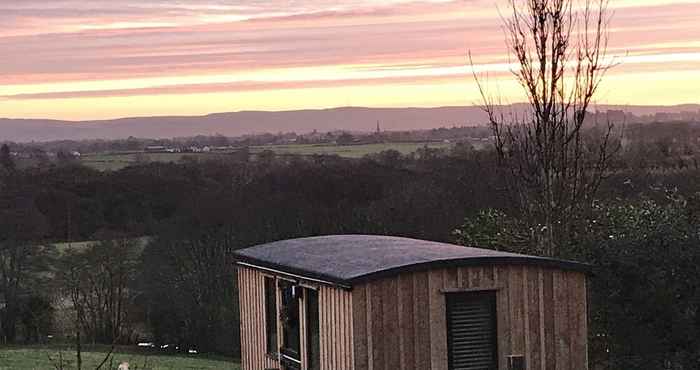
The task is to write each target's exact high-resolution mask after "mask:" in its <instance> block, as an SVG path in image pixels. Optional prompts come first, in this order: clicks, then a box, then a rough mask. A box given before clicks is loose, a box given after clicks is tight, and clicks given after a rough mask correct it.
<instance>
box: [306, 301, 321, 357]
mask: <svg viewBox="0 0 700 370" xmlns="http://www.w3.org/2000/svg"><path fill="white" fill-rule="evenodd" d="M306 299H307V304H306V324H307V328H308V329H307V330H308V333H307V334H306V338H307V340H308V343H307V345H306V346H307V350H308V359H309V366H308V369H309V370H319V369H321V354H320V348H321V345H320V332H319V326H318V292H317V291H315V290H313V289H307V290H306Z"/></svg>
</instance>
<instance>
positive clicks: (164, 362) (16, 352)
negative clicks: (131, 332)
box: [0, 347, 241, 370]
mask: <svg viewBox="0 0 700 370" xmlns="http://www.w3.org/2000/svg"><path fill="white" fill-rule="evenodd" d="M105 354H106V353H101V352H83V354H82V358H83V369H94V368H96V367H97V365H99V364H100V362H102V359H104V356H105ZM49 356H51V357H52V358H58V350H56V349H50V348H42V347H25V348H8V349H3V348H0V370H47V369H54V368H55V367H54V365H53V363H52V362H51V360H49ZM63 359H64V364H68V365H69V366H67V367H66V368H65V369H66V370H68V369H75V352H72V351H64V352H63ZM144 360H145V361H146V362H145V363H146V365H147V366H146V367H144V366H143V364H144ZM123 361H127V362H129V364H130V365H131V369H136V368H138V370H145V369H148V370H171V369H172V370H175V369H178V370H179V369H185V370H187V369H192V370H194V369H198V370H216V369H221V370H240V369H241V367H240V365H239V364H237V363H235V362H230V361H225V360H213V359H207V358H205V357H202V356H198V355H192V356H170V355H148V356H145V355H143V354H137V353H124V352H120V353H115V354H114V362H113V364H114V366H115V367H116V365H118V364H119V363H121V362H123ZM103 369H107V366H103Z"/></svg>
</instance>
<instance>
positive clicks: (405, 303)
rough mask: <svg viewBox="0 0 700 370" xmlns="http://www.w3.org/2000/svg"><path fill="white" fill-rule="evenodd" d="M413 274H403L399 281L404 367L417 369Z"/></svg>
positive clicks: (409, 369) (410, 369)
mask: <svg viewBox="0 0 700 370" xmlns="http://www.w3.org/2000/svg"><path fill="white" fill-rule="evenodd" d="M413 293H414V291H413V276H412V275H403V276H402V277H401V279H400V282H399V295H400V298H399V300H400V301H401V311H400V312H401V332H400V335H401V339H402V355H401V358H402V359H403V362H402V363H403V369H405V370H416V358H415V356H416V353H415V341H416V337H415V334H414V331H415V325H416V319H415V318H414V317H415V316H414V304H413V302H414V295H413Z"/></svg>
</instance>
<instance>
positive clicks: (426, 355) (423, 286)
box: [413, 272, 431, 370]
mask: <svg viewBox="0 0 700 370" xmlns="http://www.w3.org/2000/svg"><path fill="white" fill-rule="evenodd" d="M413 288H414V290H413V291H414V294H413V312H414V323H415V325H414V330H415V333H414V336H413V337H414V338H415V351H414V355H415V356H416V357H415V360H416V366H415V367H416V369H420V370H428V369H430V348H431V344H430V342H431V338H430V334H429V333H430V313H429V312H428V311H429V310H428V309H427V308H428V307H429V306H428V301H429V299H428V298H429V297H428V273H427V272H418V273H415V274H414V287H413Z"/></svg>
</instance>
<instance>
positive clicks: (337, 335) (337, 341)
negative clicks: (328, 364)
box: [331, 289, 343, 369]
mask: <svg viewBox="0 0 700 370" xmlns="http://www.w3.org/2000/svg"><path fill="white" fill-rule="evenodd" d="M331 296H332V297H333V307H332V309H333V311H332V312H333V316H332V321H331V325H333V342H331V352H332V354H331V358H332V359H333V360H332V363H333V368H334V369H342V368H341V364H340V359H339V358H338V347H340V346H342V343H343V337H342V333H341V331H340V330H341V326H340V320H339V317H340V315H339V314H338V305H339V302H338V301H339V300H338V291H337V290H335V289H332V290H331Z"/></svg>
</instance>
